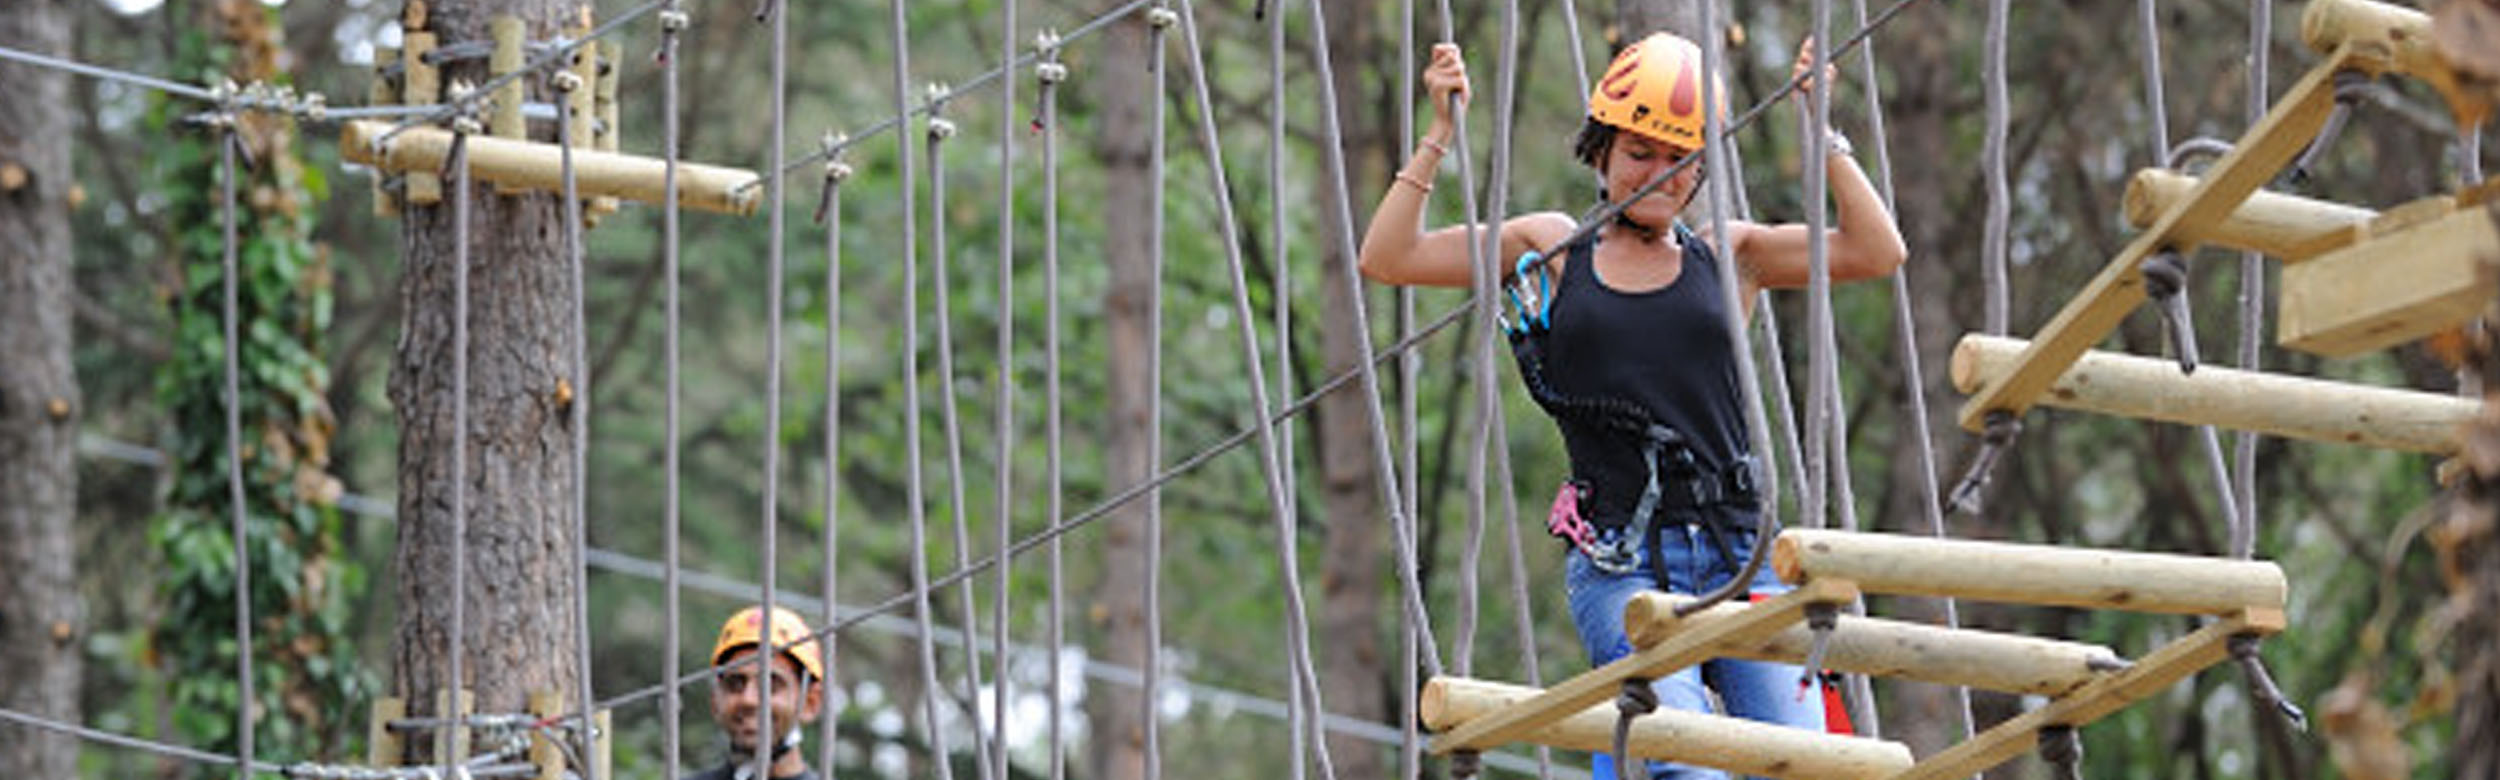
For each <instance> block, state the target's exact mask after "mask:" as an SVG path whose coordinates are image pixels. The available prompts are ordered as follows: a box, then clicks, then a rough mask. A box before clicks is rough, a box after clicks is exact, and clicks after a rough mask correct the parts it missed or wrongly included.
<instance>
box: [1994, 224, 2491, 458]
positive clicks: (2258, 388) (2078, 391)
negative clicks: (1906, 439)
mask: <svg viewBox="0 0 2500 780" xmlns="http://www.w3.org/2000/svg"><path fill="white" fill-rule="evenodd" d="M2285 275H2286V276H2289V275H2291V271H2290V269H2288V268H2287V269H2286V270H2285ZM2024 346H2025V342H2023V341H2022V340H2021V339H2009V338H2003V337H1999V336H1983V335H1978V334H1972V335H1968V336H1963V337H1962V342H1961V343H1960V344H1958V345H1956V346H1954V348H1953V367H1952V373H1953V386H1954V387H1956V388H1959V389H1961V390H1962V391H1963V392H1969V391H1970V390H1972V389H1973V388H1976V387H1979V386H1980V385H1982V384H1984V383H1986V382H1988V381H1989V380H1991V379H1993V378H1994V377H1996V376H1998V375H2001V374H2003V373H2004V372H2006V371H2008V370H2010V369H2011V368H2012V367H2013V365H2014V360H2015V358H2016V356H2018V355H2020V354H2021V353H2022V350H2023V347H2024ZM2040 403H2041V404H2043V405H2047V406H2056V407H2062V408H2067V409H2079V410H2082V411H2087V412H2094V413H2098V414H2110V415H2117V416H2120V417H2133V418H2137V419H2144V420H2160V421H2163V422H2174V423H2180V424H2183V425H2216V426H2221V427H2224V428H2230V429H2233V430H2241V431H2256V432H2259V433H2264V434H2267V435H2270V436H2282V437H2285V438H2292V439H2306V440H2309V441H2331V442H2346V443H2351V444H2361V445H2365V446H2371V447H2380V448H2385V449H2392V450H2402V451H2406V452H2428V453H2434V454H2443V455H2445V454H2453V453H2455V452H2456V451H2457V447H2458V446H2459V437H2458V432H2459V429H2458V427H2457V426H2458V425H2460V424H2462V423H2464V422H2465V421H2466V420H2467V419H2469V418H2471V417H2473V415H2474V411H2475V409H2476V408H2477V406H2478V405H2477V404H2476V402H2474V401H2469V400H2466V399H2463V398H2458V397H2455V396H2451V395H2445V394H2441V393H2425V392H2420V391H2416V390H2400V389H2396V388H2387V387H2371V386H2368V385H2355V384H2346V383H2342V382H2330V381H2327V380H2323V379H2310V378H2307V377H2298V376H2287V375H2283V374H2268V373H2264V372H2260V371H2241V370H2238V369H2232V368H2223V367H2220V366H2214V365H2205V366H2199V367H2198V368H2197V369H2196V373H2194V374H2181V373H2179V364H2178V362H2177V361H2174V360H2159V359H2154V358H2147V357H2138V356H2135V355H2126V354H2120V353H2115V352H2100V351H2092V352H2086V353H2084V354H2083V357H2081V358H2078V359H2077V360H2075V365H2074V367H2072V368H2068V369H2066V373H2065V374H2064V375H2061V376H2059V377H2058V378H2057V383H2056V384H2054V385H2050V386H2049V391H2048V392H2047V393H2046V394H2044V395H2042V396H2040Z"/></svg>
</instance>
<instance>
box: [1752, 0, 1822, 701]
mask: <svg viewBox="0 0 2500 780" xmlns="http://www.w3.org/2000/svg"><path fill="white" fill-rule="evenodd" d="M1813 8H1814V11H1813V16H1814V19H1813V23H1812V25H1811V28H1812V30H1813V35H1814V40H1815V42H1816V45H1818V46H1819V45H1821V44H1822V42H1823V41H1825V40H1826V39H1827V38H1828V37H1829V36H1830V34H1831V18H1830V17H1831V0H1814V6H1813ZM1831 60H1832V56H1831V54H1829V53H1827V52H1822V51H1817V52H1815V56H1814V61H1813V62H1811V63H1808V65H1807V71H1806V73H1807V74H1808V75H1807V77H1808V78H1812V79H1815V80H1816V81H1817V82H1819V83H1818V84H1817V88H1816V89H1814V90H1813V91H1811V92H1808V93H1806V101H1807V103H1808V105H1805V106H1802V108H1803V109H1804V111H1803V113H1804V114H1805V117H1804V118H1805V128H1806V133H1805V137H1804V143H1802V144H1800V145H1801V146H1803V147H1804V151H1803V153H1802V154H1800V155H1799V156H1800V157H1802V158H1804V165H1805V179H1806V181H1805V190H1806V195H1805V206H1806V345H1807V347H1808V351H1807V353H1806V413H1805V414H1806V420H1805V423H1806V424H1805V433H1806V441H1805V463H1806V483H1805V485H1804V494H1805V495H1804V497H1803V499H1802V500H1803V501H1804V503H1805V507H1804V514H1805V522H1806V526H1807V527H1809V528H1822V527H1825V526H1826V525H1828V524H1829V523H1830V510H1831V480H1832V471H1833V470H1834V468H1833V465H1832V460H1833V458H1834V457H1835V456H1834V455H1833V454H1832V440H1831V434H1830V433H1829V432H1830V431H1831V430H1832V429H1833V425H1832V422H1833V421H1832V412H1833V409H1834V407H1835V406H1836V405H1837V404H1838V402H1839V396H1838V394H1837V393H1836V392H1835V391H1836V390H1837V389H1838V388H1839V385H1840V377H1839V367H1838V365H1837V361H1836V360H1834V356H1833V354H1832V346H1833V343H1834V342H1833V337H1832V262H1831V260H1832V256H1831V247H1830V241H1829V240H1828V239H1829V237H1828V236H1827V235H1825V233H1824V231H1825V229H1826V227H1827V226H1828V225H1829V223H1830V221H1831V220H1830V219H1829V218H1828V215H1829V212H1830V209H1831V206H1830V204H1829V201H1830V199H1831V198H1830V193H1831V155H1830V154H1828V153H1826V152H1825V151H1824V150H1825V148H1826V147H1825V145H1826V144H1827V143H1829V141H1827V140H1826V138H1825V136H1824V134H1825V133H1826V132H1827V131H1828V130H1829V129H1830V126H1831V103H1832V84H1831V83H1830V82H1831V81H1832V79H1829V78H1826V77H1825V76H1824V70H1825V68H1824V64H1825V63H1827V62H1830V61H1831ZM1768 541H1769V539H1768V538H1767V537H1766V538H1759V539H1756V540H1754V543H1755V544H1757V545H1759V544H1763V543H1765V542H1768ZM1806 673H1807V674H1809V675H1810V674H1813V670H1811V669H1809V670H1807V672H1806Z"/></svg>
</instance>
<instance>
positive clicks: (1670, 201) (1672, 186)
mask: <svg viewBox="0 0 2500 780" xmlns="http://www.w3.org/2000/svg"><path fill="white" fill-rule="evenodd" d="M1689 154H1692V150H1690V149H1685V148H1683V147H1680V146H1676V145H1674V144H1670V143H1667V142H1664V141H1659V140H1655V139H1652V138H1649V137H1648V136H1644V135H1641V134H1639V133H1628V132H1627V133H1616V134H1615V141H1614V144H1613V145H1612V148H1610V149H1607V150H1606V168H1605V179H1606V198H1607V199H1608V200H1613V199H1616V198H1621V197H1623V196H1625V195H1629V194H1631V193H1632V192H1633V191H1635V190H1638V189H1640V187H1641V185H1643V184H1647V183H1649V180H1650V178H1651V177H1654V176H1657V175H1658V174H1659V173H1662V172H1664V171H1666V170H1667V169H1669V168H1673V167H1675V164H1676V163H1678V162H1681V161H1683V159H1684V158H1685V156H1686V155H1689ZM1700 180H1701V163H1700V161H1698V160H1696V161H1694V163H1693V164H1692V165H1687V166H1684V170H1682V171H1678V172H1676V174H1675V178H1673V179H1670V180H1668V181H1667V183H1665V184H1661V185H1658V188H1657V189H1655V190H1651V191H1650V193H1649V196H1648V197H1645V198H1642V199H1641V200H1640V201H1639V202H1637V203H1634V204H1632V205H1631V206H1630V207H1628V208H1625V209H1624V210H1623V214H1624V216H1627V217H1630V218H1631V219H1632V221H1633V222H1637V223H1640V224H1641V225H1644V226H1647V227H1653V228H1665V227H1666V226H1667V225H1668V224H1669V223H1671V222H1673V221H1674V220H1675V216H1676V213H1677V212H1678V211H1681V210H1682V209H1683V208H1684V204H1685V202H1686V201H1687V200H1688V199H1689V198H1690V196H1691V195H1692V192H1693V188H1694V186H1695V185H1696V184H1697V183H1698V182H1699V181H1700Z"/></svg>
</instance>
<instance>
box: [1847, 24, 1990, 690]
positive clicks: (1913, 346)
mask: <svg viewBox="0 0 2500 780" xmlns="http://www.w3.org/2000/svg"><path fill="white" fill-rule="evenodd" d="M1853 5H1855V6H1856V8H1857V13H1858V23H1859V24H1860V25H1864V24H1865V23H1866V0H1855V2H1854V3H1853ZM1858 64H1859V66H1860V68H1861V69H1862V70H1863V71H1864V72H1865V75H1864V77H1862V78H1860V79H1859V82H1860V83H1861V84H1863V85H1864V86H1863V87H1861V89H1863V90H1864V91H1865V93H1866V124H1867V130H1868V132H1869V134H1870V135H1871V136H1872V138H1873V140H1874V143H1873V144H1872V145H1871V147H1872V151H1873V152H1874V154H1875V183H1876V186H1877V187H1878V188H1879V190H1878V191H1879V192H1880V193H1881V194H1882V195H1883V197H1884V205H1885V206H1886V207H1888V208H1889V207H1892V206H1894V205H1895V204H1897V203H1898V201H1897V200H1895V198H1894V194H1895V193H1894V190H1893V183H1892V143H1891V141H1890V139H1889V138H1888V137H1887V135H1886V132H1885V123H1884V110H1883V106H1884V101H1883V81H1882V80H1881V79H1880V78H1877V74H1876V71H1875V45H1874V44H1872V43H1869V44H1867V45H1866V48H1865V49H1864V50H1863V51H1862V53H1861V55H1860V56H1859V58H1858ZM1892 308H1893V315H1892V317H1893V324H1894V326H1895V328H1896V332H1895V338H1896V339H1898V341H1899V343H1900V345H1901V366H1902V369H1901V376H1902V377H1903V378H1904V379H1903V381H1902V394H1903V395H1905V396H1907V397H1908V401H1909V406H1910V427H1911V430H1913V431H1916V432H1917V433H1916V435H1915V437H1914V438H1915V439H1916V440H1917V442H1918V468H1919V471H1918V473H1919V475H1920V479H1919V482H1918V495H1919V507H1920V509H1922V510H1923V511H1924V513H1925V514H1926V516H1927V532H1928V535H1930V536H1933V537H1935V538H1938V539H1942V538H1945V535H1946V534H1945V528H1944V504H1943V501H1942V499H1941V498H1940V497H1939V496H1938V494H1937V485H1936V446H1935V439H1934V437H1933V434H1932V433H1931V431H1933V430H1934V429H1933V428H1931V427H1929V426H1930V423H1929V422H1928V415H1927V392H1926V388H1924V387H1923V386H1921V384H1920V379H1919V377H1924V376H1926V375H1927V374H1926V372H1924V371H1922V370H1921V369H1920V367H1919V363H1920V360H1921V358H1920V355H1919V343H1918V319H1917V312H1916V311H1915V310H1914V309H1912V308H1911V306H1910V268H1909V266H1908V264H1906V263H1904V264H1903V267H1901V268H1898V269H1895V270H1894V271H1893V272H1892ZM1857 607H1858V612H1859V614H1860V615H1863V614H1864V612H1865V607H1866V600H1865V599H1863V598H1860V599H1859V600H1858V602H1857ZM1961 613H1962V610H1961V600H1960V599H1955V598H1946V599H1944V620H1945V627H1947V628H1954V629H1959V628H1961V627H1962V614H1961ZM1851 679H1852V680H1854V681H1855V683H1854V685H1853V689H1854V690H1855V692H1856V693H1857V694H1858V697H1857V702H1858V704H1859V706H1858V708H1857V711H1856V712H1854V713H1853V714H1852V716H1851V722H1852V723H1855V724H1858V726H1859V730H1860V731H1861V732H1864V733H1865V734H1866V736H1870V737H1881V736H1883V724H1882V721H1881V719H1880V718H1881V713H1880V712H1879V711H1878V708H1877V707H1876V706H1875V699H1874V696H1873V694H1872V692H1871V691H1868V690H1865V689H1864V687H1862V686H1865V685H1866V676H1865V675H1854V676H1852V678H1851ZM1953 698H1954V703H1955V704H1956V705H1957V709H1958V711H1959V714H1960V715H1961V718H1962V737H1963V738H1964V739H1968V738H1970V736H1971V735H1972V734H1973V733H1976V732H1977V731H1978V728H1977V724H1976V719H1975V718H1973V717H1972V714H1971V704H1970V688H1968V687H1966V686H1960V685H1956V686H1953Z"/></svg>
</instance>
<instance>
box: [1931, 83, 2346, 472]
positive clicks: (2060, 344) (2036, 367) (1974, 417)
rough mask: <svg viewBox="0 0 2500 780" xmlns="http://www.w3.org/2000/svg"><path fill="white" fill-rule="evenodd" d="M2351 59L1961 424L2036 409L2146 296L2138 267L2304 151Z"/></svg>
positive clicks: (2273, 119) (2147, 239) (2188, 204)
mask: <svg viewBox="0 0 2500 780" xmlns="http://www.w3.org/2000/svg"><path fill="white" fill-rule="evenodd" d="M2352 59H2353V54H2352V50H2351V49H2349V48H2346V49H2340V50H2337V51H2336V53H2335V54H2334V55H2332V56H2329V57H2328V58H2327V59H2326V61H2325V62H2321V63H2318V65H2317V66H2316V67H2314V68H2311V69H2310V70H2309V74H2308V75H2306V76H2302V77H2301V79H2300V81H2298V82H2296V83H2294V84H2293V85H2292V87H2291V89H2290V90H2288V91H2286V92H2284V93H2283V97H2282V98H2281V99H2278V100H2276V101H2275V103H2274V108H2273V110H2270V111H2268V112H2266V116H2265V118H2264V119H2261V120H2259V121H2258V122H2257V126H2255V127H2252V128H2249V131H2248V133H2247V134H2246V135H2243V136H2241V137H2240V140H2239V143H2237V144H2235V145H2233V146H2232V147H2231V151H2230V152H2229V153H2227V154H2224V155H2223V156H2222V159H2221V160H2219V161H2216V162H2215V163H2214V166H2213V168H2211V169H2209V170H2207V171H2206V172H2205V176H2204V177H2203V178H2202V179H2201V180H2199V181H2198V182H2197V185H2196V189H2195V191H2194V192H2192V193H2190V194H2189V195H2188V197H2187V198H2186V199H2185V200H2182V201H2180V202H2179V203H2178V204H2177V205H2176V206H2174V207H2172V208H2171V209H2170V211H2168V212H2167V213H2164V214H2163V215H2162V217H2161V219H2160V220H2158V221H2156V222H2155V223H2154V224H2153V229H2151V230H2149V231H2146V232H2144V233H2142V234H2139V235H2137V236H2136V238H2135V240H2134V241H2133V242H2130V243H2128V244H2127V247H2126V249H2124V250H2121V251H2120V252H2119V253H2118V256H2117V257H2115V258H2113V259H2111V260H2110V262H2109V265H2107V266H2105V267H2103V268H2102V269H2101V272H2100V274H2099V275H2097V276H2094V277H2093V278H2092V281H2091V283H2090V284H2087V285H2085V286H2084V289H2083V292H2081V293H2078V294H2077V295H2076V296H2075V297H2074V298H2073V299H2071V300H2068V301H2067V302H2066V307H2065V308H2064V309H2061V310H2059V311H2058V313H2057V316H2056V317H2055V318H2052V319H2050V320H2049V323H2048V325H2047V326H2045V327H2043V328H2041V329H2040V333H2039V335H2037V336H2034V337H2033V338H2032V340H2031V346H2030V347H2029V348H2026V349H2024V350H2023V357H2022V361H2021V363H2020V364H2019V365H2017V366H2016V367H2015V369H2014V370H2013V371H2009V372H2007V373H2006V374H2005V375H2004V376H2003V377H2002V378H2000V379H1999V380H1998V381H1996V382H1994V383H1991V384H1989V385H1988V386H1986V387H1984V388H1981V389H1980V391H1979V392H1978V393H1974V394H1972V396H1971V399H1970V401H1968V402H1966V403H1964V404H1962V412H1961V417H1960V420H1961V423H1962V427H1963V428H1965V429H1968V430H1971V431H1978V430H1981V429H1982V428H1984V427H1985V426H1986V425H1987V421H1988V413H1989V412H1992V411H1999V410H2002V411H2007V412H2012V413H2014V414H2021V413H2022V412H2024V411H2025V410H2028V409H2030V408H2031V404H2032V402H2033V401H2034V400H2036V399H2038V398H2039V397H2040V393H2042V392H2044V391H2046V390H2048V387H2049V384H2050V383H2051V382H2053V381H2055V380H2056V379H2057V375H2058V374H2061V373H2064V372H2065V370H2066V367H2067V366H2068V365H2070V364H2072V363H2074V361H2075V358H2076V357H2077V356H2080V355H2082V354H2083V351H2084V350H2086V349H2090V348H2091V347H2092V345H2093V344H2096V343H2099V342H2100V340H2101V339H2102V337H2105V336H2107V335H2109V332H2110V330H2111V329H2113V328H2116V327H2117V326H2118V321H2119V320H2121V319H2124V318H2125V317H2126V316H2127V312H2128V311H2131V310H2133V309H2134V308H2135V305H2136V304H2137V303H2139V302H2141V301H2143V300H2144V276H2143V274H2142V273H2141V272H2139V271H2137V270H2136V265H2137V264H2138V263H2141V262H2143V261H2144V258H2146V257H2150V256H2152V254H2153V253H2154V252H2156V251H2159V250H2161V249H2163V248H2165V247H2171V248H2176V249H2179V250H2181V251H2185V250H2189V249H2193V248H2195V245H2194V244H2191V243H2185V242H2182V241H2181V240H2180V238H2179V229H2180V226H2182V225H2191V224H2193V225H2205V224H2211V223H2213V222H2216V221H2219V220H2221V219H2222V218H2223V217H2224V216H2226V215H2228V214H2230V213H2231V212H2232V211H2233V210H2235V209H2237V208H2238V206H2239V204H2240V202H2241V201H2243V200H2246V199H2247V198H2248V194H2249V193H2251V192H2255V191H2256V190H2257V188H2258V187H2259V186H2260V185H2263V184H2265V182H2266V180H2268V179H2272V178H2274V175H2275V173H2276V172H2278V171H2281V170H2282V169H2283V166H2284V165H2286V164H2289V163H2290V162H2291V161H2292V158H2293V157H2295V156H2298V155H2299V154H2300V152H2301V150H2302V149H2303V148H2306V147H2307V146H2308V144H2309V140H2310V139H2311V138H2314V137H2316V136H2317V134H2318V130H2319V128H2320V127H2322V126H2323V125H2325V124H2326V116H2327V113H2328V111H2329V109H2331V108H2333V107H2334V96H2335V89H2334V80H2335V73H2336V72H2337V71H2341V70H2344V69H2346V68H2349V67H2351V62H2352Z"/></svg>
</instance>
